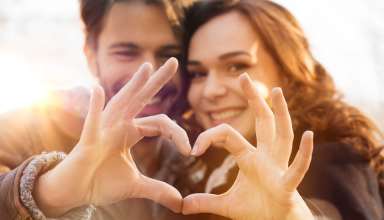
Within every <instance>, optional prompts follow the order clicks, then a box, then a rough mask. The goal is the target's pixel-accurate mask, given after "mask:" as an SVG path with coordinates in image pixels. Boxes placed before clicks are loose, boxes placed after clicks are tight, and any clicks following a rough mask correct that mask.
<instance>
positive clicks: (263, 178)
mask: <svg viewBox="0 0 384 220" xmlns="http://www.w3.org/2000/svg"><path fill="white" fill-rule="evenodd" d="M239 81H240V83H241V85H242V88H243V92H244V94H245V96H246V98H247V99H248V101H249V105H250V107H251V109H252V110H253V111H254V112H255V119H254V120H255V130H256V131H257V132H256V134H255V137H256V139H257V147H254V146H253V145H252V144H250V143H249V142H248V141H247V140H246V139H245V138H244V137H243V136H242V135H241V134H240V133H239V132H238V131H236V130H235V129H233V128H232V127H231V126H229V125H226V124H222V125H219V126H216V127H214V128H210V129H208V130H206V131H204V132H202V133H201V134H200V135H199V136H198V138H197V140H196V142H195V144H194V147H193V150H192V151H191V153H190V155H191V156H201V155H202V154H204V153H205V152H206V150H207V149H208V148H209V147H211V146H216V147H221V148H224V149H225V150H227V151H228V152H229V153H230V154H231V155H232V156H233V158H234V159H235V161H236V163H237V165H238V167H239V173H238V176H237V178H236V180H235V182H234V184H233V185H232V187H231V188H230V189H229V190H228V191H227V192H225V193H223V194H221V195H214V194H207V193H198V194H191V195H189V196H187V197H186V198H184V199H183V208H182V213H183V214H197V213H212V214H217V215H221V216H225V217H228V218H232V219H253V218H255V216H257V219H275V218H276V219H283V217H286V216H289V215H293V216H297V215H298V214H299V215H304V216H305V218H306V219H309V218H310V216H311V213H310V211H309V209H308V207H307V206H306V205H305V203H304V200H303V199H302V198H301V197H300V195H299V194H298V192H297V191H296V188H297V187H298V185H299V184H300V182H301V181H302V179H303V177H304V175H305V173H306V172H307V170H308V168H309V164H310V161H311V155H312V150H313V133H312V132H309V131H308V132H305V133H304V134H303V137H302V140H301V144H300V148H299V152H298V153H297V155H296V157H295V159H294V161H293V163H292V164H290V165H289V164H288V163H289V158H290V155H291V152H292V144H293V138H294V137H293V129H292V123H291V118H290V115H289V111H288V107H287V103H286V101H285V98H284V96H283V93H282V90H281V89H280V88H275V89H273V90H272V92H271V99H272V105H273V111H272V109H271V108H270V107H269V106H268V104H267V102H266V101H265V99H264V98H263V97H262V95H261V94H260V93H259V92H258V89H257V88H256V86H255V85H254V83H253V82H252V80H251V79H250V78H249V77H248V75H247V74H243V75H242V76H241V77H240V78H239ZM153 117H157V116H153ZM162 120H164V121H165V120H169V119H166V118H165V116H164V118H163V119H162ZM148 124H149V123H148ZM162 124H163V125H166V124H171V122H169V123H162ZM174 126H177V125H174ZM160 130H162V131H163V132H159V131H158V130H157V133H156V129H153V131H152V132H149V131H147V132H144V133H146V134H147V135H153V136H155V135H164V134H165V137H166V138H169V139H171V140H173V141H174V142H175V143H176V144H178V143H179V144H181V145H180V146H182V145H184V144H185V145H184V147H181V148H180V147H179V151H180V152H182V153H183V154H184V155H187V154H186V153H187V151H186V149H187V147H185V146H186V143H185V142H186V140H187V134H186V133H185V132H182V131H181V128H177V127H173V128H172V127H170V126H168V127H163V128H161V129H160ZM173 132H174V133H173ZM172 133H173V134H172ZM297 210H299V211H297Z"/></svg>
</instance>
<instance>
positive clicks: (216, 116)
mask: <svg viewBox="0 0 384 220" xmlns="http://www.w3.org/2000/svg"><path fill="white" fill-rule="evenodd" d="M241 112H242V110H228V111H223V112H216V113H211V114H210V116H211V118H212V119H213V120H215V121H223V120H226V119H230V118H233V117H236V116H238V115H240V113H241Z"/></svg>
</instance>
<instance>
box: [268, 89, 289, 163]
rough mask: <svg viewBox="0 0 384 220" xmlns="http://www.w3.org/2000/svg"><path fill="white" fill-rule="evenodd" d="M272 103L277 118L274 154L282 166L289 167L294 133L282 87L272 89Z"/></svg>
mask: <svg viewBox="0 0 384 220" xmlns="http://www.w3.org/2000/svg"><path fill="white" fill-rule="evenodd" d="M272 105H273V109H274V113H275V120H276V122H275V124H276V148H275V149H274V154H275V156H276V159H277V161H278V162H279V164H280V165H281V166H283V167H288V162H289V157H290V155H291V152H292V143H293V138H294V135H293V129H292V121H291V116H290V114H289V110H288V105H287V102H286V101H285V98H284V95H283V91H282V90H281V88H274V89H273V90H272Z"/></svg>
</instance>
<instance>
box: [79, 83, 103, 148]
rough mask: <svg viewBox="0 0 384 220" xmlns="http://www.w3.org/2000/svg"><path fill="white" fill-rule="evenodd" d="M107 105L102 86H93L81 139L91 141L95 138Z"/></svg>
mask: <svg viewBox="0 0 384 220" xmlns="http://www.w3.org/2000/svg"><path fill="white" fill-rule="evenodd" d="M104 105H105V94H104V90H103V88H102V87H101V86H99V85H95V86H94V87H93V88H92V94H91V100H90V102H89V109H88V114H87V117H86V118H85V122H84V127H83V131H82V133H81V140H82V141H83V142H85V143H89V142H91V141H93V140H94V139H95V136H96V135H97V130H98V128H99V125H100V120H101V114H102V112H103V109H104Z"/></svg>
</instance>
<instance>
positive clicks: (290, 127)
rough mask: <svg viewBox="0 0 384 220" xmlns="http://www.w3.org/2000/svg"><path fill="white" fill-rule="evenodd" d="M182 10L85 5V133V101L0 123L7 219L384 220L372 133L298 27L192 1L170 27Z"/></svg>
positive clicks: (271, 13) (245, 8) (270, 9)
mask: <svg viewBox="0 0 384 220" xmlns="http://www.w3.org/2000/svg"><path fill="white" fill-rule="evenodd" d="M178 6H179V5H178V3H174V4H170V3H169V2H168V1H164V2H162V1H138V0H136V1H135V0H131V1H129V0H127V1H117V2H114V3H110V1H105V2H104V1H94V0H82V1H81V12H82V18H83V21H84V23H85V31H86V46H85V54H86V56H87V58H88V63H89V67H90V69H91V72H92V73H93V74H94V75H95V76H96V77H97V78H98V80H99V82H100V85H101V86H102V87H99V86H95V87H94V89H93V91H92V95H91V98H90V102H89V109H88V110H87V114H86V117H85V121H84V122H82V117H81V112H82V111H81V109H82V108H81V105H82V103H76V100H77V99H76V98H78V99H79V100H81V98H79V95H78V94H79V93H76V96H75V98H73V97H71V98H69V99H66V100H64V98H63V99H59V100H58V103H55V104H52V105H53V106H38V107H33V109H31V111H32V110H33V113H31V112H27V113H26V112H16V113H14V114H16V115H17V116H18V118H17V119H15V118H12V117H10V116H11V115H12V113H10V114H9V115H5V116H3V119H2V122H1V134H0V135H1V136H0V141H1V142H0V159H1V161H0V162H1V164H0V165H1V167H0V169H1V170H2V174H1V177H0V181H1V184H0V185H1V189H0V200H1V206H0V217H1V219H23V218H27V217H32V219H45V218H46V217H47V216H48V217H57V218H59V217H61V218H63V219H64V218H65V217H67V218H69V219H92V218H94V219H145V218H146V217H148V218H150V216H151V213H150V212H154V211H153V210H154V209H151V208H148V207H147V202H146V201H143V200H140V199H137V200H133V199H132V198H147V199H150V200H153V201H155V202H157V203H160V204H161V205H163V206H165V207H167V208H168V209H170V210H172V211H174V212H175V213H182V214H185V216H184V215H181V214H179V215H178V214H172V213H171V212H167V210H162V209H161V208H159V207H157V208H158V209H157V213H158V216H154V218H156V219H184V218H185V219H189V218H191V219H219V218H221V217H219V216H224V217H227V218H231V219H314V218H315V217H319V216H321V217H324V218H328V219H382V218H383V208H382V203H381V198H380V185H379V181H378V177H377V176H378V175H379V173H377V172H376V169H377V168H380V167H378V165H379V162H380V161H379V160H378V159H377V158H374V157H373V156H375V155H376V154H377V153H376V154H375V152H378V150H377V145H376V144H377V143H376V139H375V135H376V134H377V133H376V132H378V131H377V130H375V128H374V126H373V125H372V124H371V123H370V122H369V120H368V119H367V118H365V117H364V116H363V115H362V114H361V113H359V112H358V111H357V110H356V109H354V108H352V107H350V106H348V105H347V104H345V103H343V102H342V101H341V100H340V99H339V98H338V97H337V93H336V91H335V88H334V84H333V82H332V80H331V78H330V76H329V74H328V73H327V72H326V71H325V69H324V68H322V66H321V65H320V64H319V63H318V62H317V61H316V60H315V59H314V58H313V57H312V54H311V52H310V51H309V48H308V43H307V41H306V39H305V37H304V34H303V32H302V30H301V28H300V27H299V25H298V23H297V21H296V20H295V19H294V17H293V16H292V15H291V14H290V13H289V12H288V11H287V10H286V9H284V8H282V7H281V6H279V5H277V4H275V3H273V2H270V1H262V0H260V1H259V0H240V1H235V0H227V1H226V0H212V1H197V2H196V3H193V4H192V5H190V6H188V8H187V9H186V13H185V15H184V16H182V17H184V18H183V21H182V26H181V27H182V28H180V27H179V26H178V24H179V23H180V21H179V20H178V17H180V15H182V14H181V12H182V10H179V9H177V8H178ZM172 9H173V10H172ZM167 18H168V19H167ZM179 28H180V29H179ZM181 31H182V39H180V38H179V34H180V32H181ZM178 42H182V44H183V50H182V51H181V50H180V47H179V43H178ZM180 53H182V56H181V70H180V72H178V73H177V67H178V61H177V60H176V59H174V58H170V59H168V58H169V57H178V55H179V54H180ZM144 61H147V62H149V63H151V64H152V65H151V64H149V63H145V64H142V65H141V66H140V68H139V69H138V70H137V71H135V70H136V69H137V67H138V66H139V65H140V64H141V63H143V62H144ZM165 61H166V62H165ZM164 62H165V63H164ZM163 63H164V64H163ZM161 64H162V65H161ZM153 66H154V67H153ZM154 69H157V70H156V71H154ZM168 81H171V83H168V84H166V83H167V82H168ZM164 85H165V86H164ZM163 86H164V89H163V90H161V88H162V87H163ZM278 87H280V88H282V90H283V91H284V96H285V98H284V96H283V93H282V90H281V89H280V88H278ZM159 91H160V92H159ZM154 96H156V97H155V98H154V99H151V98H152V97H154ZM57 97H63V95H61V96H60V94H59V95H56V96H55V98H57ZM285 99H286V100H287V102H285ZM159 100H161V101H159ZM68 102H69V103H71V105H72V106H70V107H71V108H73V109H77V110H78V113H77V112H76V111H73V112H72V111H68V107H67V106H65V107H64V108H63V107H62V105H63V104H67V105H68ZM172 103H176V104H175V105H173V106H172ZM145 104H147V107H144V105H145ZM175 108H177V109H175ZM288 108H289V110H290V111H289V112H288ZM79 109H80V110H79ZM168 109H170V111H172V114H170V115H172V117H173V118H174V119H176V120H177V122H178V124H176V123H175V122H174V121H172V120H170V119H169V118H168V117H167V116H164V115H159V114H158V113H162V112H165V111H167V110H168ZM57 115H58V116H57ZM152 115H153V116H152ZM31 117H33V118H31ZM80 127H81V128H82V129H79V128H80ZM306 130H312V131H314V133H315V141H314V145H313V133H312V132H304V131H306ZM303 132H304V134H303ZM80 133H81V134H80ZM294 134H295V135H294ZM155 136H161V138H160V140H159V139H153V138H152V139H143V137H155ZM188 136H189V137H188ZM293 136H295V137H296V138H295V139H293ZM189 138H190V139H191V141H190V140H189ZM190 143H193V147H191V145H190ZM169 146H171V148H170V147H169ZM213 146H215V147H216V148H212V147H213ZM222 149H225V152H224V151H223V150H222ZM312 149H313V150H314V153H313V158H312V162H311V155H312ZM175 150H177V151H178V153H177V154H176V153H175ZM42 151H47V152H49V153H47V154H41V155H39V153H41V152H42ZM53 151H64V152H66V153H67V155H66V156H65V155H64V154H63V153H55V152H53ZM180 155H184V156H185V157H181V156H180ZM31 156H32V157H31ZM29 157H31V158H29ZM28 158H29V159H28ZM134 160H135V161H136V163H135V162H134ZM310 162H311V166H310V168H309V170H308V167H309V164H310ZM371 164H375V165H377V167H371ZM236 165H237V166H236ZM237 167H238V168H237ZM307 170H308V172H307ZM306 173H307V174H306ZM305 174H306V176H305V178H304V179H303V177H304V175H305ZM147 176H150V177H157V178H158V179H160V180H164V181H165V182H169V183H171V184H172V185H173V186H171V185H168V184H166V183H165V182H163V181H159V180H154V179H151V178H149V177H147ZM299 184H300V186H299ZM232 185H233V186H232ZM174 187H176V188H174ZM198 192H208V193H215V194H217V195H213V194H193V193H198ZM181 194H182V195H181ZM183 197H184V199H183ZM128 199H129V200H128ZM95 206H97V207H96V209H95ZM159 209H160V211H159ZM199 213H212V214H214V215H208V214H200V215H191V214H199ZM160 216H161V217H160Z"/></svg>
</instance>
